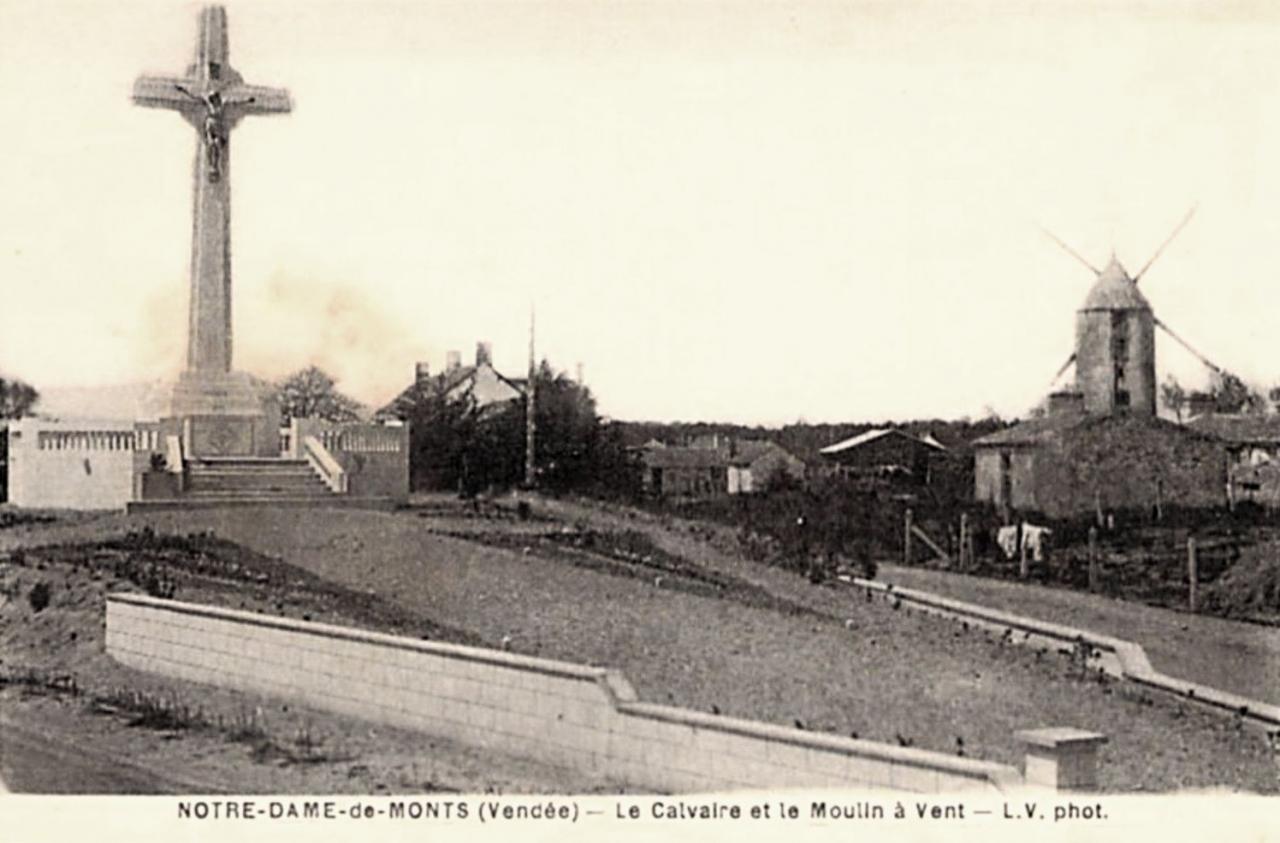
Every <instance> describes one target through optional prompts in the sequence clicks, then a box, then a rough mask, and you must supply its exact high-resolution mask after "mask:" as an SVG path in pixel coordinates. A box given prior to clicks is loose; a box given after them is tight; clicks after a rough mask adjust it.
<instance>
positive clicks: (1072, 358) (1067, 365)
mask: <svg viewBox="0 0 1280 843" xmlns="http://www.w3.org/2000/svg"><path fill="white" fill-rule="evenodd" d="M1074 362H1076V353H1075V352H1074V351H1073V352H1071V356H1070V357H1068V358H1067V362H1066V363H1063V364H1062V368H1061V369H1059V370H1058V374H1056V375H1054V376H1053V380H1051V381H1049V385H1050V386H1052V385H1053V384H1055V383H1057V382H1058V378H1060V377H1062V373H1063V372H1065V371H1066V370H1067V369H1070V368H1071V364H1072V363H1074Z"/></svg>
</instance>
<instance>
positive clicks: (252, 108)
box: [133, 6, 292, 373]
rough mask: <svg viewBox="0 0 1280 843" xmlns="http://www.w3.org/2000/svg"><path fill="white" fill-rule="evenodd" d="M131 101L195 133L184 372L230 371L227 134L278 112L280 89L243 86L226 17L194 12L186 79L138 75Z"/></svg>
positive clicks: (216, 10) (282, 108) (217, 10)
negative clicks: (196, 30) (196, 23)
mask: <svg viewBox="0 0 1280 843" xmlns="http://www.w3.org/2000/svg"><path fill="white" fill-rule="evenodd" d="M133 101H134V102H135V103H137V104H138V105H142V106H147V107H150V108H167V109H171V110H173V111H176V112H178V113H179V114H180V115H182V117H184V118H185V119H186V120H187V122H188V123H190V124H191V125H192V126H194V127H195V129H196V138H197V153H196V172H195V180H194V186H195V222H194V225H193V227H192V244H191V316H190V326H189V334H188V338H187V343H188V344H187V368H188V370H196V371H202V372H205V371H207V372H213V373H224V372H229V371H231V180H230V178H229V177H228V176H229V172H228V171H229V165H230V141H231V129H232V128H234V127H235V125H236V123H238V122H239V121H240V119H241V118H242V117H244V116H245V115H248V114H283V113H287V112H288V111H289V110H290V109H291V107H292V105H291V103H290V101H289V94H288V92H287V91H284V90H280V89H278V88H261V87H257V86H255V85H246V84H244V81H243V80H242V79H241V78H240V74H239V73H236V72H235V71H234V70H232V69H231V66H230V65H229V64H228V63H227V13H226V11H225V10H224V9H223V8H222V7H220V6H209V7H206V8H205V9H203V10H202V11H201V13H200V34H199V38H198V40H197V42H196V61H195V64H193V65H192V66H191V67H189V68H187V75H186V76H178V77H167V76H143V77H141V78H139V79H138V81H137V82H135V83H134V86H133Z"/></svg>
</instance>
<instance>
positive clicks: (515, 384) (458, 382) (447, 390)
mask: <svg viewBox="0 0 1280 843" xmlns="http://www.w3.org/2000/svg"><path fill="white" fill-rule="evenodd" d="M490 374H492V378H490V377H489V375H490ZM481 381H484V382H485V383H484V384H483V386H484V387H485V388H486V389H487V390H488V392H489V394H486V395H475V394H472V397H473V398H474V399H475V401H476V404H477V406H478V407H479V408H480V409H483V408H485V407H487V406H490V405H492V404H498V403H502V402H505V401H514V400H515V399H516V398H518V397H520V396H521V395H524V394H525V387H526V385H527V383H528V382H527V380H525V379H523V378H520V379H513V378H508V377H506V376H505V375H503V374H502V373H501V372H499V371H498V370H497V369H495V368H493V367H492V366H490V365H488V364H482V365H481V366H458V367H456V368H454V369H449V370H447V371H444V372H441V373H439V374H437V375H433V376H431V377H430V378H428V379H427V381H426V383H427V384H429V386H430V388H431V389H432V390H434V391H436V392H437V393H438V394H441V395H446V396H452V397H458V396H459V395H462V394H468V393H473V392H474V390H475V387H476V386H477V384H478V383H480V382H481ZM494 386H498V387H502V386H506V387H509V388H510V391H512V392H514V393H516V394H515V395H507V396H504V395H502V394H500V392H498V393H495V392H494V390H493V388H492V387H494ZM418 388H419V385H418V384H417V383H411V384H409V385H408V386H407V387H405V388H404V389H403V390H401V392H400V394H399V395H397V396H396V397H395V398H393V399H392V400H391V401H389V402H387V404H386V405H385V406H384V407H383V408H382V409H381V410H379V411H378V412H377V415H378V416H389V415H392V416H393V415H399V414H400V413H402V412H406V411H407V410H408V408H409V407H410V406H412V404H413V402H414V400H415V398H416V391H417V389H418Z"/></svg>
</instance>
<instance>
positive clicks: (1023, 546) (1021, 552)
mask: <svg viewBox="0 0 1280 843" xmlns="http://www.w3.org/2000/svg"><path fill="white" fill-rule="evenodd" d="M1030 573H1031V567H1030V566H1029V565H1028V564H1027V536H1026V533H1024V532H1023V524H1022V522H1021V521H1019V522H1018V576H1019V577H1020V578H1021V579H1024V580H1025V579H1026V578H1027V576H1028V575H1029V574H1030Z"/></svg>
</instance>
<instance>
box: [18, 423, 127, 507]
mask: <svg viewBox="0 0 1280 843" xmlns="http://www.w3.org/2000/svg"><path fill="white" fill-rule="evenodd" d="M8 436H9V501H10V502H11V503H13V504H16V505H18V506H23V507H28V508H33V509H34V508H50V509H121V508H123V507H124V506H125V504H127V503H128V502H129V501H131V500H133V452H134V444H135V435H134V425H133V422H130V421H57V422H55V421H45V420H42V419H23V420H21V421H17V422H12V423H10V425H9V433H8Z"/></svg>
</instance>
